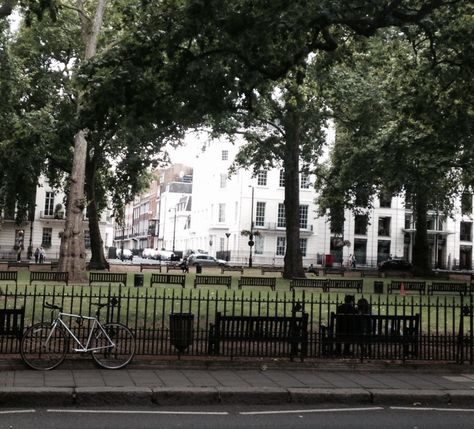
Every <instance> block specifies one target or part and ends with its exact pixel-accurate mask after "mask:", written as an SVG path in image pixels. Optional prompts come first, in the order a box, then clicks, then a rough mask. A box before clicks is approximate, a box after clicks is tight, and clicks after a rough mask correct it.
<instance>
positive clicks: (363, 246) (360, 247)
mask: <svg viewBox="0 0 474 429" xmlns="http://www.w3.org/2000/svg"><path fill="white" fill-rule="evenodd" d="M354 255H355V258H356V261H357V263H358V264H366V263H367V240H366V239H361V238H355V239H354Z"/></svg>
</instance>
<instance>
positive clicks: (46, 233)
mask: <svg viewBox="0 0 474 429" xmlns="http://www.w3.org/2000/svg"><path fill="white" fill-rule="evenodd" d="M52 237H53V228H43V237H42V239H41V246H43V247H51V240H52Z"/></svg>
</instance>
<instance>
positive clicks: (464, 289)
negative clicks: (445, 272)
mask: <svg viewBox="0 0 474 429" xmlns="http://www.w3.org/2000/svg"><path fill="white" fill-rule="evenodd" d="M434 292H449V293H460V294H461V295H467V294H468V293H471V286H470V285H468V284H467V283H460V282H451V283H450V282H432V283H431V284H430V285H428V294H430V295H433V293H434Z"/></svg>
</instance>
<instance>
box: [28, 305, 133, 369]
mask: <svg viewBox="0 0 474 429" xmlns="http://www.w3.org/2000/svg"><path fill="white" fill-rule="evenodd" d="M116 304H117V300H116V299H114V298H113V299H112V300H110V302H108V303H102V304H101V303H99V304H94V305H96V306H97V311H96V314H95V317H92V316H82V315H80V314H70V313H64V312H63V309H62V307H60V306H58V305H54V304H48V303H46V304H44V305H43V306H44V308H48V309H50V310H51V311H52V312H53V311H56V310H57V311H58V313H57V315H56V317H54V319H53V321H52V322H51V323H47V322H40V323H36V324H35V325H33V326H31V327H30V328H28V329H27V330H26V332H25V334H24V335H23V338H22V340H21V346H20V352H21V357H22V359H23V361H24V362H25V363H26V364H27V365H28V366H29V367H31V368H33V369H37V370H50V369H53V368H56V367H57V366H58V365H60V364H61V363H62V362H63V361H64V359H65V357H66V354H67V352H68V350H69V339H70V338H72V339H73V340H74V343H73V344H74V346H75V347H73V349H72V351H74V352H76V353H91V355H92V358H93V359H94V360H95V361H96V362H97V364H98V365H100V366H101V367H103V368H106V369H119V368H123V367H124V366H125V365H127V364H128V363H130V361H131V360H132V359H133V356H134V355H135V337H134V335H133V333H132V332H131V331H130V329H129V328H127V327H126V326H125V325H122V324H121V323H113V322H112V323H105V324H102V323H101V322H100V320H99V316H100V310H101V309H102V308H103V307H107V306H110V305H112V306H114V305H116ZM63 317H66V318H67V317H70V318H75V319H76V321H77V323H78V324H79V328H81V327H82V326H83V323H84V321H87V323H88V325H89V327H88V328H86V333H85V334H84V335H75V334H74V333H73V332H72V330H71V328H70V325H68V324H67V323H66V322H65V321H64V320H63ZM79 337H81V338H83V340H81V339H80V338H79Z"/></svg>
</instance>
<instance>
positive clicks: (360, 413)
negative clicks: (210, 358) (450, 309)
mask: <svg viewBox="0 0 474 429" xmlns="http://www.w3.org/2000/svg"><path fill="white" fill-rule="evenodd" d="M41 427H47V428H48V429H54V428H58V429H59V428H61V429H63V428H64V427H67V428H68V429H76V428H78V429H79V428H81V429H82V428H88V429H94V428H114V429H122V428H123V429H130V428H140V429H142V428H143V429H147V428H154V429H156V428H171V429H174V428H192V429H201V428H202V429H208V428H219V429H231V428H232V429H234V428H236V429H240V428H242V429H252V428H263V429H266V428H268V429H287V428H292V429H300V428H301V429H303V428H305V429H306V428H312V429H314V428H325V429H336V428H337V429H345V428H347V429H349V428H350V429H356V428H363V429H376V428H377V429H379V428H384V429H404V428H407V429H415V428H416V429H438V428H439V429H441V428H443V429H445V428H456V429H472V428H473V427H474V409H472V410H468V409H452V408H438V409H435V408H429V409H422V408H413V407H412V408H410V407H407V408H397V407H388V406H387V407H375V406H374V407H370V406H368V407H352V408H346V407H341V406H340V405H339V406H333V407H331V406H330V405H325V406H324V407H298V408H296V407H294V406H284V407H281V406H272V407H270V406H267V407H258V408H257V407H244V406H219V407H212V408H210V407H206V408H205V407H174V408H173V407H167V408H164V407H155V408H140V409H137V408H129V409H124V408H107V409H105V408H92V409H91V408H89V409H84V408H51V409H24V410H20V409H16V410H11V411H10V410H7V409H1V410H0V428H2V429H3V428H8V429H14V428H22V429H30V428H32V429H38V428H41Z"/></svg>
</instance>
